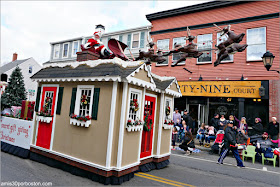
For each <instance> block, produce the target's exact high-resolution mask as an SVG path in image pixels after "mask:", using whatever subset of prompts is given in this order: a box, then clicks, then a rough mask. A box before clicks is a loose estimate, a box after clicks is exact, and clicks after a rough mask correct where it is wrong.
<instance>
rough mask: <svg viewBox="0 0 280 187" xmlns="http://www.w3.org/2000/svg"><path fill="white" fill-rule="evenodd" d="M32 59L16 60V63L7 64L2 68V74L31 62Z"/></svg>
mask: <svg viewBox="0 0 280 187" xmlns="http://www.w3.org/2000/svg"><path fill="white" fill-rule="evenodd" d="M30 58H31V57H30ZM30 58H27V59H23V60H15V61H12V62H9V63H8V64H5V65H3V66H1V68H0V69H1V70H0V73H5V72H7V71H9V70H10V69H13V68H14V67H16V66H18V65H20V64H22V63H23V62H25V61H27V60H29V59H30Z"/></svg>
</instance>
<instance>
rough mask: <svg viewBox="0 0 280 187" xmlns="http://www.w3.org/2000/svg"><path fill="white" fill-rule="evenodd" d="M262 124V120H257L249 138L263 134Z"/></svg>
mask: <svg viewBox="0 0 280 187" xmlns="http://www.w3.org/2000/svg"><path fill="white" fill-rule="evenodd" d="M261 122H262V120H261V119H260V118H255V124H254V125H253V126H252V130H251V131H250V134H249V136H252V135H262V134H263V125H262V124H261Z"/></svg>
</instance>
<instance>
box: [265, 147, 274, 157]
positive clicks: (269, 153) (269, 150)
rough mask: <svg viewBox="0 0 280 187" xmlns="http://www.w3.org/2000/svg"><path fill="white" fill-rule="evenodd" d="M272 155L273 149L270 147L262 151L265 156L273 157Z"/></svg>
mask: <svg viewBox="0 0 280 187" xmlns="http://www.w3.org/2000/svg"><path fill="white" fill-rule="evenodd" d="M273 155H274V154H273V151H272V149H271V148H270V147H269V148H266V149H265V151H264V157H265V158H273Z"/></svg>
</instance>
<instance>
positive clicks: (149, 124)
mask: <svg viewBox="0 0 280 187" xmlns="http://www.w3.org/2000/svg"><path fill="white" fill-rule="evenodd" d="M152 124H153V120H152V117H151V116H146V117H145V120H144V131H148V132H149V131H151V130H152Z"/></svg>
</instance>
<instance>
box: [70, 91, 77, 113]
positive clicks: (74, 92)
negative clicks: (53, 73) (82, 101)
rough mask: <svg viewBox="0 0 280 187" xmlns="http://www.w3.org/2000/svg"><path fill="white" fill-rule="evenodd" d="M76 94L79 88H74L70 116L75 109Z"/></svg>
mask: <svg viewBox="0 0 280 187" xmlns="http://www.w3.org/2000/svg"><path fill="white" fill-rule="evenodd" d="M76 94H77V88H72V97H71V105H70V112H69V116H70V115H71V114H73V113H74V110H75V103H76Z"/></svg>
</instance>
